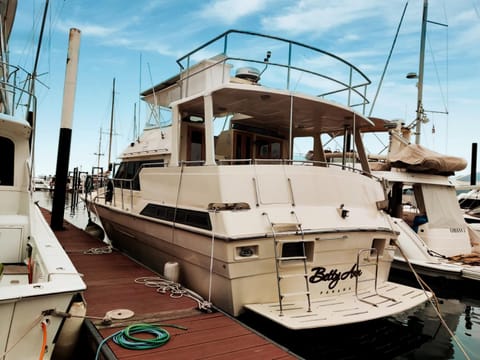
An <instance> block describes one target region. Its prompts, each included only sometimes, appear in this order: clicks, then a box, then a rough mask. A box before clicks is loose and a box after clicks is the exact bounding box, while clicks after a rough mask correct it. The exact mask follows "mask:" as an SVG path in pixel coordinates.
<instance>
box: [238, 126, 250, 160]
mask: <svg viewBox="0 0 480 360" xmlns="http://www.w3.org/2000/svg"><path fill="white" fill-rule="evenodd" d="M252 145H253V142H252V136H251V135H250V134H246V133H241V132H235V144H234V147H235V159H251V158H252Z"/></svg>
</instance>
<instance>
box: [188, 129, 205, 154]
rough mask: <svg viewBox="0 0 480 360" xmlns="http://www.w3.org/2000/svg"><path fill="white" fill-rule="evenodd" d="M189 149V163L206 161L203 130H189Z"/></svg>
mask: <svg viewBox="0 0 480 360" xmlns="http://www.w3.org/2000/svg"><path fill="white" fill-rule="evenodd" d="M188 136H189V140H190V141H189V142H188V149H187V156H188V160H189V161H201V160H205V136H204V133H203V129H201V128H194V127H189V128H188Z"/></svg>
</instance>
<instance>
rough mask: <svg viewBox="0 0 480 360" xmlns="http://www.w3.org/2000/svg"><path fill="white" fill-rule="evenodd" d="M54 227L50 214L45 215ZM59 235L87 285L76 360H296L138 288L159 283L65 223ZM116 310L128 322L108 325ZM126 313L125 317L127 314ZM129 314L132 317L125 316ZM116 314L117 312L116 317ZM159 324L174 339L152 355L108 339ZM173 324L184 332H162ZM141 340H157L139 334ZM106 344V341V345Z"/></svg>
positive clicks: (225, 319)
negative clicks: (143, 325)
mask: <svg viewBox="0 0 480 360" xmlns="http://www.w3.org/2000/svg"><path fill="white" fill-rule="evenodd" d="M42 211H43V213H44V216H45V217H46V219H47V221H48V222H50V212H48V211H47V210H44V209H43V210H42ZM64 228H65V229H64V230H60V231H56V232H55V233H56V235H57V237H58V239H59V240H60V242H61V244H62V245H63V247H64V249H65V250H66V251H67V253H68V254H69V256H70V258H71V260H72V262H73V263H74V265H75V267H76V268H77V270H78V271H79V272H80V273H82V274H83V276H84V281H85V283H86V284H87V290H86V291H85V293H84V298H85V300H86V303H87V317H90V318H87V319H86V320H85V321H84V323H83V327H82V333H81V338H80V341H79V344H78V346H77V348H76V351H75V357H74V358H73V359H94V358H95V354H96V352H97V350H98V348H99V345H100V344H101V343H102V342H105V343H104V344H103V345H102V346H101V348H100V353H99V354H100V356H99V358H100V359H160V358H162V359H166V358H171V359H215V360H220V359H229V360H230V359H295V358H297V357H296V356H295V355H294V354H292V353H290V352H289V351H288V350H287V349H285V348H282V347H281V346H279V345H278V344H275V343H273V342H272V341H270V340H268V339H266V338H265V337H263V336H261V335H260V334H258V333H255V332H254V331H252V330H251V329H249V328H247V327H246V326H244V325H243V324H242V323H240V322H238V321H236V320H235V319H233V318H231V317H229V316H227V315H225V314H224V313H222V312H219V311H214V312H211V313H208V312H204V311H200V310H198V303H197V302H196V301H194V300H193V299H191V298H189V297H186V296H183V297H179V298H172V297H171V296H170V294H169V293H166V294H162V293H159V292H157V291H156V289H155V288H153V287H148V286H145V285H144V284H140V283H136V282H135V279H139V278H142V277H157V276H158V274H155V273H154V272H153V271H151V270H149V269H147V268H145V267H143V266H142V265H141V264H138V263H137V262H135V261H133V260H132V259H130V258H129V257H127V256H126V255H124V254H122V253H120V252H118V251H112V252H110V253H103V252H102V251H93V249H95V250H98V249H102V248H103V247H104V246H105V244H104V243H102V242H100V240H98V239H96V238H94V237H93V236H91V235H89V234H88V233H86V232H84V231H83V230H81V229H78V228H77V227H75V226H74V225H72V224H70V223H68V222H64ZM112 310H120V312H119V314H120V315H121V316H119V317H123V315H124V314H125V313H128V312H129V311H132V312H133V313H134V315H133V317H130V318H128V319H118V320H113V322H112V324H110V325H105V324H104V323H103V322H102V320H101V319H102V318H104V317H105V315H106V313H107V312H109V311H112ZM124 310H125V311H124ZM126 310H128V311H126ZM114 313H115V311H114ZM140 323H148V324H158V325H160V326H161V328H162V329H165V330H166V331H168V333H169V334H170V339H169V340H168V342H166V343H165V344H164V345H162V346H160V347H157V348H155V349H149V350H129V349H126V348H124V347H121V346H120V345H117V344H116V343H114V342H113V341H112V340H111V339H107V338H108V337H109V336H110V335H112V334H114V333H116V332H118V331H120V330H123V329H125V328H126V327H127V326H129V325H132V324H140ZM162 324H163V325H165V324H173V325H176V326H181V327H184V328H185V330H183V329H181V328H177V327H168V326H162ZM135 336H137V337H139V338H140V337H150V338H151V337H153V336H152V335H149V334H142V333H140V334H138V335H135ZM105 339H107V340H105Z"/></svg>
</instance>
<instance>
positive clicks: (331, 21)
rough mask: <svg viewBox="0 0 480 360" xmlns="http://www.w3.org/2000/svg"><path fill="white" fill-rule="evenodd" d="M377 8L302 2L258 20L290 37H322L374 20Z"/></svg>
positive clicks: (310, 0) (345, 1)
mask: <svg viewBox="0 0 480 360" xmlns="http://www.w3.org/2000/svg"><path fill="white" fill-rule="evenodd" d="M379 5H380V3H378V2H375V1H369V2H364V1H349V0H340V1H322V2H318V1H315V0H303V1H300V2H298V3H296V4H295V5H290V6H288V7H286V8H284V9H281V11H279V9H277V11H276V15H271V16H266V17H264V18H263V19H262V25H263V26H264V27H268V28H270V29H272V30H275V31H282V32H285V31H286V32H288V33H290V34H302V33H311V32H315V33H317V34H319V33H325V32H326V31H328V30H331V29H334V28H337V27H340V26H343V25H345V24H351V23H352V22H354V21H356V20H359V19H364V18H365V17H374V16H377V15H378V13H379V11H380V6H379Z"/></svg>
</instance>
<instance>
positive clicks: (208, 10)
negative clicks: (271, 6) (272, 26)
mask: <svg viewBox="0 0 480 360" xmlns="http://www.w3.org/2000/svg"><path fill="white" fill-rule="evenodd" d="M268 3H269V1H265V0H244V1H238V0H213V1H210V2H208V3H207V4H205V6H204V7H203V8H202V9H201V10H200V12H199V14H200V16H201V17H203V18H207V19H214V20H215V21H217V22H218V21H220V22H222V23H224V24H234V23H235V22H237V21H238V20H239V19H241V18H243V17H246V16H251V15H253V14H255V13H258V12H260V11H261V10H263V9H265V8H266V7H267V5H268Z"/></svg>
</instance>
